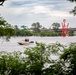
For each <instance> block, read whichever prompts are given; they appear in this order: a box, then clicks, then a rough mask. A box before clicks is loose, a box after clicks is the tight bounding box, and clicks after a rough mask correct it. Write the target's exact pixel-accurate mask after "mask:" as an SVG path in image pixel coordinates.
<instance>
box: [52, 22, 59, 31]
mask: <svg viewBox="0 0 76 75" xmlns="http://www.w3.org/2000/svg"><path fill="white" fill-rule="evenodd" d="M52 26H53V30H54V31H55V32H57V31H58V29H59V27H60V24H59V23H53V24H52Z"/></svg>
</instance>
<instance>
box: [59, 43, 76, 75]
mask: <svg viewBox="0 0 76 75" xmlns="http://www.w3.org/2000/svg"><path fill="white" fill-rule="evenodd" d="M60 59H62V60H63V62H64V64H65V68H66V72H67V74H68V75H75V74H76V43H71V44H70V46H69V48H66V49H65V50H64V52H63V54H62V55H61V57H60ZM66 64H67V65H66Z"/></svg>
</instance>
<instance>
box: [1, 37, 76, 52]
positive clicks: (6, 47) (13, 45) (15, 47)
mask: <svg viewBox="0 0 76 75" xmlns="http://www.w3.org/2000/svg"><path fill="white" fill-rule="evenodd" d="M25 38H26V37H12V38H11V39H10V42H6V41H5V40H4V39H2V38H0V51H7V52H11V51H24V50H25V49H26V48H28V47H33V46H35V42H43V43H45V44H49V43H55V42H60V43H61V44H63V45H69V44H70V43H71V42H76V36H73V37H34V36H32V37H28V38H29V40H30V41H34V43H31V44H29V45H19V44H18V42H20V41H22V40H24V39H25Z"/></svg>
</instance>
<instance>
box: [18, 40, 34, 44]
mask: <svg viewBox="0 0 76 75" xmlns="http://www.w3.org/2000/svg"><path fill="white" fill-rule="evenodd" d="M31 43H34V41H30V42H29V39H25V41H22V42H18V44H19V45H29V44H31Z"/></svg>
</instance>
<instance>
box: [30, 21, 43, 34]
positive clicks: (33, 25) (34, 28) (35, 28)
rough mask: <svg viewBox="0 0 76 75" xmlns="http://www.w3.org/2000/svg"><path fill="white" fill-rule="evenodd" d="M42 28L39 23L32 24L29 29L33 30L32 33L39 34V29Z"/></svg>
mask: <svg viewBox="0 0 76 75" xmlns="http://www.w3.org/2000/svg"><path fill="white" fill-rule="evenodd" d="M41 27H42V26H41V25H40V23H39V22H37V23H33V24H32V27H31V29H32V30H33V32H34V33H39V32H40V28H41Z"/></svg>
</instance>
